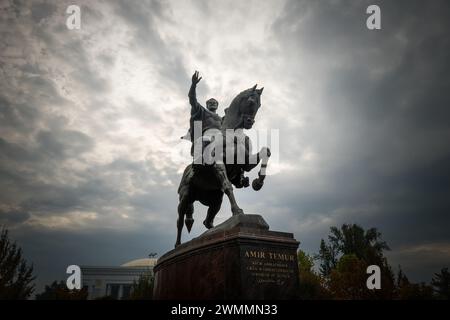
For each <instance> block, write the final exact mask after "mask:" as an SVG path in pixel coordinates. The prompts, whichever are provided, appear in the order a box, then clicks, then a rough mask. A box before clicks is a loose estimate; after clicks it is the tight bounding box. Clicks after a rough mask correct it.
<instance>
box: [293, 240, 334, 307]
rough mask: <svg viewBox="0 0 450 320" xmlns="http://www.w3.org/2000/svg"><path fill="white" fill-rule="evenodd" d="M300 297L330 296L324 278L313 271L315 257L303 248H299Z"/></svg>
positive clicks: (316, 297) (308, 298) (322, 297)
mask: <svg viewBox="0 0 450 320" xmlns="http://www.w3.org/2000/svg"><path fill="white" fill-rule="evenodd" d="M297 257H298V270H299V282H300V287H299V298H300V299H303V300H312V299H314V300H318V299H327V298H329V293H328V291H327V290H326V288H325V286H324V281H323V278H322V277H320V275H318V274H316V273H315V272H314V271H313V267H314V258H313V257H312V256H310V255H309V254H307V253H305V252H304V251H302V250H300V249H299V250H298V253H297Z"/></svg>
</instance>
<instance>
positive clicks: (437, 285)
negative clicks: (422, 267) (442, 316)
mask: <svg viewBox="0 0 450 320" xmlns="http://www.w3.org/2000/svg"><path fill="white" fill-rule="evenodd" d="M431 285H432V286H433V288H434V291H435V292H436V294H437V298H439V299H446V300H450V272H449V271H448V268H442V270H441V272H440V273H435V274H434V277H433V279H432V280H431Z"/></svg>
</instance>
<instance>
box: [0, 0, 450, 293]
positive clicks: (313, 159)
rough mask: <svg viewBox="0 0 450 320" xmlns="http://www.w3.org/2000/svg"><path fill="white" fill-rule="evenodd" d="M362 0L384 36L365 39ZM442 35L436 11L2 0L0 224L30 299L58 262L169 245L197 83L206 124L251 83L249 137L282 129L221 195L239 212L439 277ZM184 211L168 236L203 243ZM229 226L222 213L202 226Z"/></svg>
mask: <svg viewBox="0 0 450 320" xmlns="http://www.w3.org/2000/svg"><path fill="white" fill-rule="evenodd" d="M69 4H78V5H79V6H80V7H81V29H80V30H68V29H67V27H66V18H67V14H66V8H67V6H68V5H69ZM370 4H378V5H379V6H380V8H381V16H382V29H381V30H377V31H370V30H368V29H367V28H366V19H367V17H368V15H367V14H366V8H367V7H368V5H370ZM448 30H450V3H449V2H448V1H438V0H436V1H338V0H333V1H331V0H330V1H295V0H292V1H289V0H286V1H238V0H235V1H226V0H221V1H185V0H180V1H80V0H76V1H70V2H68V1H37V0H36V1H19V0H15V1H4V0H2V1H0V33H1V36H0V67H1V69H0V72H1V76H0V190H1V192H0V223H2V224H4V225H6V226H7V227H8V228H9V229H10V232H11V236H12V238H13V239H15V240H17V241H18V243H19V244H20V245H21V246H22V247H23V249H24V253H25V257H26V258H27V259H28V260H29V261H32V262H33V263H34V266H35V270H36V274H37V275H38V279H37V285H38V290H37V291H38V292H39V291H40V290H42V287H43V285H44V284H48V283H50V282H51V281H53V280H56V279H63V278H64V272H65V268H66V267H67V266H68V265H70V264H78V265H120V264H122V263H125V262H127V261H129V260H131V259H136V258H142V257H146V256H147V255H148V254H149V253H150V252H158V253H159V255H162V254H163V253H164V252H166V251H168V250H170V249H172V248H173V245H174V242H175V236H176V218H177V213H176V207H177V192H176V190H177V186H178V183H179V181H180V179H181V173H182V170H183V169H184V167H185V166H186V165H187V164H189V162H190V158H189V148H190V145H189V143H188V142H186V141H180V139H179V137H180V136H181V135H183V134H185V133H186V130H187V128H188V120H189V108H190V107H189V104H188V99H187V92H188V90H189V86H190V77H191V74H192V73H193V71H194V70H199V71H200V73H201V76H203V80H202V81H201V82H200V84H199V86H198V91H197V93H198V98H199V101H200V102H202V103H204V101H205V100H206V99H208V98H210V97H214V98H216V99H217V100H218V101H219V110H218V112H219V113H220V114H223V110H224V108H225V107H227V106H228V105H229V103H230V102H231V100H232V99H233V98H234V96H235V95H236V94H237V93H239V92H240V91H242V90H244V89H247V88H249V87H251V86H253V85H254V84H255V83H258V84H259V85H260V86H264V87H265V89H264V93H263V95H262V107H261V109H260V111H259V112H258V115H257V118H256V124H255V128H256V129H269V130H270V129H279V130H280V131H279V135H280V153H279V162H278V163H277V164H274V166H273V167H272V169H276V170H273V174H272V175H270V176H268V178H267V179H266V183H265V186H264V187H263V189H261V191H259V192H255V191H253V190H251V189H245V190H237V191H236V197H237V200H238V202H239V204H240V206H241V207H242V208H243V209H244V211H245V212H246V213H257V214H261V215H262V216H263V217H264V218H265V219H266V221H267V222H268V224H269V225H270V227H271V229H272V230H279V231H285V232H292V233H294V234H295V237H296V239H297V240H299V241H300V242H301V245H300V247H301V248H302V249H303V250H305V251H306V252H309V253H315V252H317V251H318V247H319V242H320V239H321V238H325V237H326V236H327V234H328V231H329V228H330V226H340V225H341V224H342V223H358V224H360V225H361V226H363V227H364V228H370V227H377V228H378V229H379V230H380V231H381V232H382V234H383V237H384V239H385V240H386V241H387V242H388V244H389V245H390V246H391V248H392V251H391V252H390V253H389V259H390V260H389V261H390V263H391V264H392V265H393V267H394V268H395V269H396V267H397V266H398V265H399V264H401V265H402V268H403V269H404V271H405V273H406V274H407V275H408V276H409V277H410V279H411V280H414V281H427V282H429V281H430V279H431V277H432V274H433V273H434V272H438V271H439V270H440V268H441V267H443V266H449V265H450V232H449V230H450V162H449V161H450V149H449V141H450V111H449V107H450V76H449V74H450V63H449V61H450V33H449V31H448ZM269 166H270V164H269ZM256 174H257V170H255V172H252V173H251V174H250V176H251V178H253V177H255V176H256ZM195 208H196V209H195V210H196V211H195V216H194V218H195V219H196V220H195V221H196V222H195V224H194V228H193V231H192V232H191V234H187V233H185V234H184V236H183V241H187V240H189V239H191V238H192V237H194V236H198V235H199V234H201V233H202V232H203V231H204V228H203V225H202V224H201V221H203V219H204V216H205V214H206V208H205V207H203V206H201V205H196V207H195ZM229 216H230V208H229V205H228V203H227V201H224V205H223V207H222V209H221V211H220V213H219V214H218V216H217V218H216V223H220V222H222V221H224V220H226V219H227V218H228V217H229Z"/></svg>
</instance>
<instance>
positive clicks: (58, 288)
mask: <svg viewBox="0 0 450 320" xmlns="http://www.w3.org/2000/svg"><path fill="white" fill-rule="evenodd" d="M87 296H88V292H87V290H86V289H85V288H83V289H80V290H76V289H74V290H69V289H68V288H67V286H66V284H65V283H64V282H63V281H60V282H59V283H58V282H57V281H53V283H52V284H51V285H50V286H45V290H44V292H42V293H40V294H37V295H36V300H86V299H87Z"/></svg>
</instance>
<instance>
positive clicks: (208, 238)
mask: <svg viewBox="0 0 450 320" xmlns="http://www.w3.org/2000/svg"><path fill="white" fill-rule="evenodd" d="M298 245H299V242H297V241H296V240H295V239H294V237H293V234H292V233H284V232H275V231H269V226H268V225H267V223H266V222H265V221H264V219H263V218H262V217H261V216H259V215H247V214H245V215H238V216H233V217H231V218H230V219H228V220H226V221H225V222H224V223H222V224H220V225H218V226H217V227H214V228H212V229H210V230H208V231H206V232H205V233H203V234H202V235H201V236H199V237H197V238H194V239H193V240H191V241H189V242H186V243H184V244H182V245H180V246H178V247H177V248H176V249H174V250H171V251H169V252H167V253H166V254H165V255H163V256H162V257H161V258H160V259H158V263H157V264H156V266H155V267H154V269H153V270H154V273H155V287H154V298H155V299H193V300H195V299H201V300H209V299H295V298H296V297H297V292H298V286H299V282H298V281H299V280H298V264H297V248H298Z"/></svg>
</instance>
